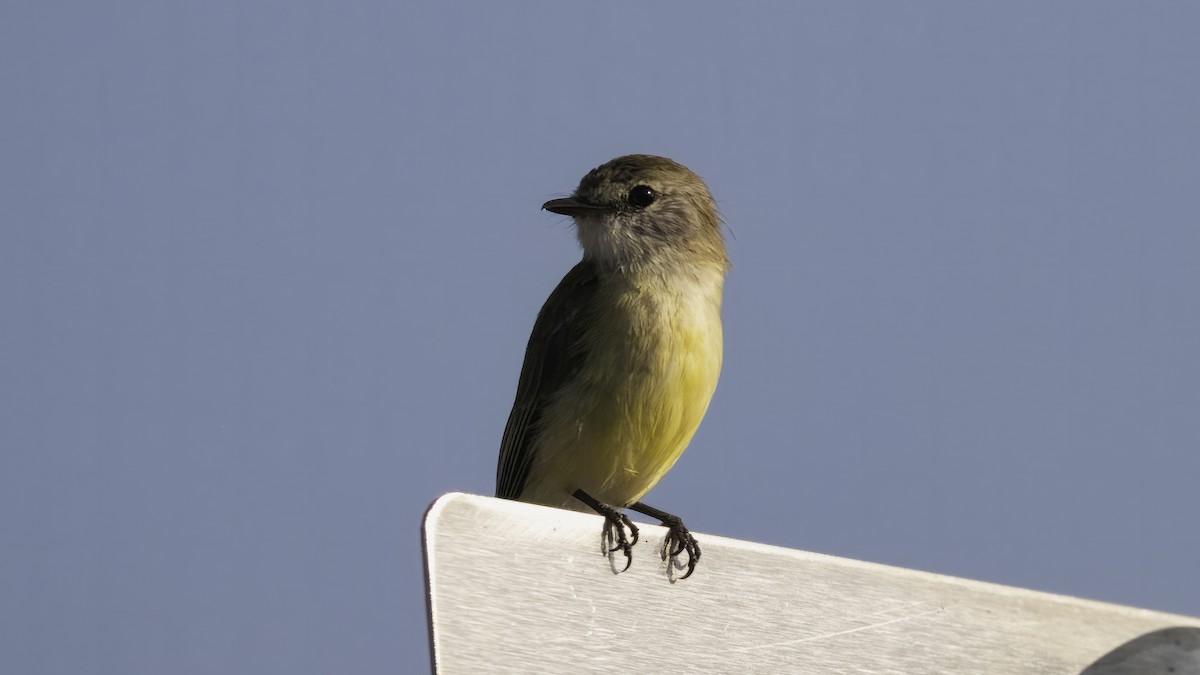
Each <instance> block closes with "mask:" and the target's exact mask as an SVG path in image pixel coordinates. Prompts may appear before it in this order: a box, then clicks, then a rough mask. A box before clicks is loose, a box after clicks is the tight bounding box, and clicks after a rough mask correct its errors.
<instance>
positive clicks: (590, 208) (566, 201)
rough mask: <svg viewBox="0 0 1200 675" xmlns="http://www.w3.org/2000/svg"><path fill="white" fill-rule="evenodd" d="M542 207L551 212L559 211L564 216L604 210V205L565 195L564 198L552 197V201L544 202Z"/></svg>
mask: <svg viewBox="0 0 1200 675" xmlns="http://www.w3.org/2000/svg"><path fill="white" fill-rule="evenodd" d="M542 208H543V209H545V210H547V211H549V212H550V213H558V214H562V215H564V216H581V215H583V214H585V213H591V212H596V211H603V210H604V207H603V206H596V205H595V204H588V203H587V202H581V201H579V200H578V199H575V198H574V197H564V198H562V199H551V200H550V201H548V202H546V203H545V204H542Z"/></svg>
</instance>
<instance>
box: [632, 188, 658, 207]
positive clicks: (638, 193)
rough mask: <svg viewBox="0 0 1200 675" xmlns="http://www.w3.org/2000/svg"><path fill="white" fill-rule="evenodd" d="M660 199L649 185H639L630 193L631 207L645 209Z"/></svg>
mask: <svg viewBox="0 0 1200 675" xmlns="http://www.w3.org/2000/svg"><path fill="white" fill-rule="evenodd" d="M656 197H658V195H656V194H655V193H654V190H653V189H652V188H651V187H650V186H649V185H639V186H637V187H635V188H633V189H632V190H630V191H629V205H630V206H634V207H637V208H639V209H644V208H646V207H647V206H650V205H651V204H653V203H654V199H655V198H656Z"/></svg>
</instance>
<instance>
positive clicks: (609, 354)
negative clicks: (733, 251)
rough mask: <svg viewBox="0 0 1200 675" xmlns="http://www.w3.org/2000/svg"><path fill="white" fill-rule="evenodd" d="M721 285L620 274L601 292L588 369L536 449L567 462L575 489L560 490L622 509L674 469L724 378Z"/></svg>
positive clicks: (559, 403) (718, 278) (588, 338)
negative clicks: (580, 490)
mask: <svg viewBox="0 0 1200 675" xmlns="http://www.w3.org/2000/svg"><path fill="white" fill-rule="evenodd" d="M722 272H723V270H722ZM722 281H723V276H722V274H718V273H716V272H714V273H713V274H712V275H710V276H702V275H687V276H683V277H682V278H670V277H662V276H647V277H644V278H637V277H621V278H616V279H611V280H608V281H607V283H606V284H605V285H604V287H602V288H601V289H600V291H599V296H598V297H597V298H596V300H597V303H596V308H597V314H596V316H595V317H594V320H593V321H592V322H591V330H589V331H588V333H587V334H585V335H584V336H582V339H583V340H584V341H585V344H584V348H585V349H584V353H585V354H586V355H587V356H586V359H585V363H584V365H583V367H582V368H581V369H580V376H579V377H577V378H575V379H574V380H573V381H572V383H571V384H569V385H568V386H567V387H566V388H565V389H564V391H562V392H560V395H559V396H558V397H557V400H556V402H555V403H554V404H553V405H552V406H551V408H552V410H551V411H549V412H551V417H550V418H549V419H548V420H547V426H546V427H545V431H546V433H545V435H544V436H543V438H542V442H543V443H545V444H546V445H545V447H544V449H545V450H550V452H539V455H541V456H542V457H546V458H550V457H557V458H559V459H558V460H551V461H555V462H556V463H557V462H558V461H562V462H565V463H569V464H570V466H569V467H567V466H563V467H561V468H562V469H564V471H563V472H562V475H569V476H570V480H571V484H572V485H574V487H570V486H564V487H568V488H569V489H570V490H571V491H573V490H574V489H575V488H580V487H581V488H583V489H584V490H585V491H587V492H589V493H590V494H592V495H593V496H594V497H596V498H598V499H600V500H601V501H605V502H607V503H610V504H616V505H622V506H623V505H626V504H629V503H632V502H633V501H637V500H638V499H640V498H641V496H642V495H643V494H645V493H646V492H647V491H648V490H649V489H650V488H651V487H653V486H654V484H655V483H657V482H658V481H659V479H661V478H662V476H663V475H664V474H665V473H666V472H667V470H669V469H670V468H671V466H672V465H674V463H675V461H676V460H677V459H678V458H679V455H680V454H681V453H682V452H683V450H684V448H686V447H687V444H688V442H689V441H690V440H691V438H692V435H693V434H694V433H695V432H696V429H697V427H698V426H699V425H700V421H701V419H702V418H703V417H704V413H705V411H706V410H707V409H708V404H709V401H710V400H711V399H712V395H713V392H714V390H715V389H716V386H717V379H718V377H719V375H720V372H721V359H722V334H721V316H720V312H721V284H722ZM556 473H557V471H556Z"/></svg>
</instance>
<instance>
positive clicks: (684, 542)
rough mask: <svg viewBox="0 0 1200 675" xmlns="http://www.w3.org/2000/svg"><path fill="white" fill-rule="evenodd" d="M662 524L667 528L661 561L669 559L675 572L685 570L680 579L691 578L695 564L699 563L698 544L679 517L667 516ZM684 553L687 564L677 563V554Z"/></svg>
mask: <svg viewBox="0 0 1200 675" xmlns="http://www.w3.org/2000/svg"><path fill="white" fill-rule="evenodd" d="M662 524H663V525H664V526H665V527H666V528H667V536H666V537H665V538H664V539H663V545H662V551H661V553H662V559H663V560H668V559H669V560H670V563H669V564H670V566H671V567H672V568H673V569H674V570H675V571H681V570H684V569H686V570H687V572H686V573H685V574H684V575H683V576H681V577H679V578H680V579H686V578H688V577H690V576H692V572H695V571H696V563H698V562H700V542H698V541H696V538H695V537H693V536H692V533H691V532H689V531H688V529H687V527H685V526H684V524H683V521H682V520H680V518H679V516H668V517H667V518H664V519H663V521H662ZM685 552H686V553H687V562H686V563H683V562H680V561H679V554H681V553H685Z"/></svg>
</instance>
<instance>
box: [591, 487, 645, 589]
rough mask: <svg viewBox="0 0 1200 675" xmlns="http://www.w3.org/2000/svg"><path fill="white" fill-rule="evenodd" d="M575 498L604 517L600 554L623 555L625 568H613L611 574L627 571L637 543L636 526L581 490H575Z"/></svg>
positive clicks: (627, 518) (622, 514)
mask: <svg viewBox="0 0 1200 675" xmlns="http://www.w3.org/2000/svg"><path fill="white" fill-rule="evenodd" d="M575 498H576V499H578V500H579V501H581V502H583V503H584V504H587V505H588V507H590V508H591V509H592V510H593V511H595V512H596V513H599V514H600V515H602V516H604V529H603V530H602V531H601V533H600V553H602V554H604V555H610V554H612V553H616V552H617V551H620V552H621V553H623V554H624V555H625V567H623V568H621V569H620V570H618V569H616V568H615V567H614V568H613V572H615V573H617V574H619V573H621V572H624V571H625V570H627V569H629V565H630V564H632V563H633V545H634V544H636V543H637V542H638V528H637V525H634V524H633V521H632V520H630V519H629V516H627V515H625V514H624V513H621V511H620V510H618V509H616V508H614V507H612V506H609V505H608V504H605V503H604V502H601V501H599V500H597V499H594V498H593V497H592V496H591V495H589V494H588V493H586V492H584V491H583V490H576V491H575Z"/></svg>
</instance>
